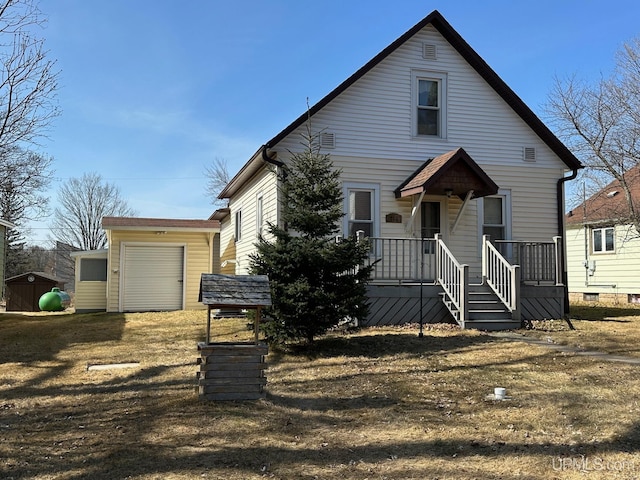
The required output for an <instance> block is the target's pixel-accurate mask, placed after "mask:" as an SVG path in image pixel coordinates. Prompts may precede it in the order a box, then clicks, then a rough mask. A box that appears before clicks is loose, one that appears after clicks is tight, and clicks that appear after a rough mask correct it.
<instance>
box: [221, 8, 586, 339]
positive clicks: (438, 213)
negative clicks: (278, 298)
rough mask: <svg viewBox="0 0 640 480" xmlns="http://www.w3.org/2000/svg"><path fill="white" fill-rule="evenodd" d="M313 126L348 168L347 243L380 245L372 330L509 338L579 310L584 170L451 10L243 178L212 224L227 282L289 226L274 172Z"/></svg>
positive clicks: (283, 137)
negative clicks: (268, 230)
mask: <svg viewBox="0 0 640 480" xmlns="http://www.w3.org/2000/svg"><path fill="white" fill-rule="evenodd" d="M308 118H310V124H311V129H312V132H313V133H314V134H317V135H318V141H319V142H320V146H321V147H322V149H323V152H325V153H329V154H330V156H331V159H332V161H333V163H334V166H335V167H336V168H339V169H341V171H342V174H341V179H342V184H343V191H344V212H345V216H344V221H343V224H342V232H343V234H344V235H352V234H354V233H355V232H356V231H357V230H362V231H364V232H365V235H366V236H367V237H368V238H369V239H370V241H371V243H372V258H371V261H372V262H374V261H375V262H376V263H375V265H376V267H375V272H374V282H373V284H372V286H371V288H370V290H369V294H370V301H371V314H370V316H369V318H368V319H367V320H366V322H368V323H369V324H382V323H398V322H412V321H418V320H419V319H422V321H426V322H428V321H442V320H444V319H447V318H451V316H453V317H454V318H455V319H456V320H457V321H458V322H459V323H460V324H461V325H462V326H467V327H469V326H472V327H478V328H487V329H493V328H512V327H514V326H519V325H520V322H521V320H523V319H524V320H527V319H532V318H541V317H547V318H548V317H557V316H561V315H562V314H563V313H564V309H565V303H566V302H565V297H566V288H565V286H564V283H563V273H562V272H563V268H562V266H563V265H562V258H563V257H562V250H563V249H562V248H561V241H560V237H562V236H563V230H564V226H563V218H564V207H563V204H564V201H563V197H564V193H563V186H564V182H565V181H567V180H569V179H570V178H573V176H575V173H577V169H579V168H581V167H582V165H581V164H580V162H579V160H578V159H577V158H576V157H575V156H574V155H573V154H572V153H571V152H570V151H569V150H568V149H567V148H566V147H565V145H563V144H562V143H561V142H560V141H559V140H558V139H557V138H556V137H555V136H554V135H553V134H552V133H551V131H550V130H549V129H548V128H547V127H546V126H545V125H544V124H543V123H542V122H541V121H540V119H539V118H538V117H537V116H536V115H535V114H534V113H533V112H532V111H531V110H530V109H529V108H528V107H527V106H526V105H525V104H524V103H523V102H522V100H521V99H520V98H519V97H518V96H517V95H516V94H515V93H514V92H513V91H512V90H511V89H510V88H509V87H508V86H507V85H506V84H505V83H504V82H503V81H502V80H501V79H500V77H499V76H498V75H497V74H496V73H495V72H494V71H493V70H492V69H491V68H490V67H489V66H488V65H487V64H486V63H485V61H484V60H483V59H482V58H481V57H480V56H479V55H478V54H477V53H476V52H475V51H474V50H473V49H472V48H471V47H470V46H469V45H468V44H467V43H466V42H465V40H464V39H463V38H462V37H461V36H460V35H459V34H458V33H457V32H456V31H455V30H454V29H453V28H452V27H451V25H449V23H448V22H447V21H446V20H445V19H444V18H443V17H442V15H441V14H440V13H439V12H437V11H434V12H432V13H430V14H429V15H428V16H427V17H426V18H424V19H423V20H422V21H420V22H419V23H418V24H417V25H415V26H414V27H413V28H411V29H410V30H409V31H408V32H406V33H405V34H403V35H402V36H401V37H399V38H398V39H397V40H396V41H394V42H393V43H392V44H391V45H389V46H388V47H387V48H385V49H384V50H383V51H382V52H380V53H379V54H378V55H376V56H375V57H374V58H373V59H371V60H370V61H369V62H368V63H367V64H365V65H364V66H363V67H362V68H360V69H359V70H358V71H357V72H355V73H354V74H353V75H351V76H350V77H349V78H347V79H346V80H345V81H344V82H343V83H342V84H340V85H339V86H338V87H337V88H336V89H335V90H333V91H332V92H330V93H329V94H328V95H326V96H325V97H324V98H323V99H322V100H320V101H319V102H318V103H317V104H315V105H313V106H312V107H311V108H310V111H309V112H304V113H303V114H302V115H300V117H298V118H297V119H295V120H294V121H293V122H292V123H291V124H290V125H288V126H286V127H285V128H284V129H283V130H282V131H281V132H280V133H278V134H277V135H276V136H275V137H273V138H272V139H270V140H268V141H267V142H266V143H265V144H264V145H262V146H261V147H259V148H258V149H257V151H256V153H255V154H254V155H253V156H252V157H251V158H250V159H249V160H248V161H247V162H246V164H245V165H244V166H243V167H242V168H241V170H240V171H239V172H238V173H237V174H236V175H235V176H234V177H233V178H232V180H231V181H230V182H229V183H228V185H227V186H226V187H225V188H224V190H223V191H222V193H221V194H220V198H225V199H228V202H229V204H228V208H226V209H222V210H219V211H217V212H216V213H214V215H213V216H212V219H217V220H220V221H221V255H222V257H221V260H222V272H224V273H236V274H245V273H247V272H248V268H249V255H250V254H251V253H252V252H253V251H254V248H255V247H254V245H255V242H256V240H257V237H258V235H259V234H260V233H262V232H264V227H265V224H266V222H267V221H269V222H274V223H277V222H279V220H280V218H279V215H278V188H277V182H278V180H277V176H276V175H275V174H274V170H277V169H280V168H286V164H287V159H288V158H289V156H290V152H295V151H299V150H300V149H301V148H303V147H302V146H301V138H302V134H303V133H304V132H305V131H306V129H307V119H308ZM567 172H571V173H572V174H571V175H567ZM484 235H490V236H491V237H490V238H491V240H492V242H493V245H495V246H497V247H498V248H499V249H500V250H501V251H502V252H503V253H504V254H505V255H506V257H507V258H503V256H502V255H499V254H498V252H497V251H496V249H495V248H493V247H492V242H483V236H484ZM509 261H511V262H515V263H517V264H522V265H520V268H513V265H511V264H510V263H509ZM525 261H526V265H525V264H524V262H525ZM533 285H535V286H537V287H538V288H539V290H537V291H536V292H535V293H533V292H532V288H533ZM543 285H544V288H543ZM442 300H444V301H442ZM482 309H484V310H485V311H484V312H481V311H480V310H482ZM487 310H488V311H487Z"/></svg>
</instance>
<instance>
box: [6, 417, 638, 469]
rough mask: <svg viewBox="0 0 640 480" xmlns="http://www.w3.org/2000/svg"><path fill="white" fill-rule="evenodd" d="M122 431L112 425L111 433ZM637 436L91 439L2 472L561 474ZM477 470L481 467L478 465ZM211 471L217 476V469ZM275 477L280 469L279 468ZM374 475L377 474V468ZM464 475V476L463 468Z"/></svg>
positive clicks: (630, 447)
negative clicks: (502, 466) (526, 460)
mask: <svg viewBox="0 0 640 480" xmlns="http://www.w3.org/2000/svg"><path fill="white" fill-rule="evenodd" d="M126 428H127V427H123V430H125V432H123V434H124V435H131V434H135V433H139V432H127V431H126ZM123 434H120V433H115V435H123ZM639 438H640V424H638V423H635V424H633V425H631V426H630V428H629V429H628V430H627V431H626V432H625V433H624V434H623V435H622V436H620V437H619V438H616V439H615V440H611V441H608V442H602V443H591V442H579V443H574V444H572V445H558V444H554V443H551V442H547V441H535V440H531V441H515V442H503V441H495V440H491V439H478V440H473V441H470V440H469V439H459V438H450V437H449V438H446V437H445V438H443V439H437V440H423V441H416V440H406V441H396V442H389V443H384V444H375V443H367V444H365V445H362V444H361V445H341V444H338V445H333V444H331V443H324V444H322V443H321V442H322V439H321V438H318V445H313V446H307V447H303V448H301V447H296V446H292V445H286V444H283V443H282V442H279V444H278V445H277V446H276V445H274V446H269V445H262V444H260V443H257V444H251V445H238V446H224V445H221V446H219V447H217V448H209V449H198V450H199V451H198V452H192V451H189V449H182V448H176V445H168V444H167V445H158V446H155V447H154V448H149V447H148V445H146V444H145V442H127V443H123V442H115V443H113V444H112V447H111V448H108V447H105V446H99V445H96V448H95V449H94V450H93V451H92V452H91V453H90V454H88V455H87V454H85V455H84V456H81V455H80V454H78V453H76V452H74V451H73V450H71V451H68V452H65V453H64V454H62V455H52V456H51V457H47V461H46V462H38V461H33V462H25V463H23V464H22V465H20V468H19V469H18V468H12V467H14V466H13V465H11V464H5V468H7V467H8V469H7V470H5V473H6V474H8V475H9V476H10V478H15V479H17V478H35V477H39V476H41V475H47V476H57V475H64V477H65V478H68V479H80V478H92V479H111V478H117V477H118V475H119V474H123V473H124V472H126V475H127V478H133V477H137V476H145V475H153V476H159V478H161V476H169V475H171V473H174V472H180V473H181V474H182V475H184V474H185V473H186V472H190V473H192V474H193V476H194V477H195V476H202V477H203V478H204V477H206V478H209V477H208V475H207V474H206V472H207V471H208V470H210V469H213V470H214V471H215V474H214V475H216V474H218V475H219V474H222V472H227V474H228V476H229V477H231V476H233V478H260V477H263V476H268V475H269V473H270V472H275V473H276V475H278V474H286V473H287V472H289V473H290V472H291V471H292V470H295V469H296V468H300V466H301V465H304V466H307V467H308V466H311V465H313V466H315V467H317V468H329V467H328V466H332V467H331V468H337V467H338V466H342V467H343V470H342V473H346V471H347V469H348V467H347V466H349V465H351V466H352V473H353V475H352V476H351V478H364V476H365V475H366V476H367V477H372V476H374V475H375V474H374V475H372V474H371V473H369V474H366V472H365V471H363V470H358V469H357V468H356V466H357V465H359V464H366V465H367V466H369V467H374V468H383V469H384V470H385V471H387V472H388V473H390V474H391V475H392V476H389V477H385V478H435V477H433V474H434V471H433V468H434V467H435V466H434V464H433V463H429V467H428V468H429V471H428V472H427V471H425V470H424V468H425V467H421V466H420V464H419V463H415V460H417V459H424V460H429V459H440V460H450V459H451V458H457V462H461V461H464V460H465V459H469V460H473V461H477V460H478V459H482V458H485V459H495V460H496V461H498V459H501V458H502V460H499V461H501V462H505V461H512V460H511V459H512V458H513V457H516V458H517V456H520V455H536V456H538V457H539V458H540V467H539V470H540V476H536V477H527V478H552V477H553V478H559V477H557V476H556V475H557V472H554V470H555V469H556V467H557V466H558V465H557V464H556V463H554V462H558V461H560V460H561V459H565V458H569V457H570V458H574V457H576V458H580V456H581V455H582V456H593V457H600V458H602V457H603V456H605V455H607V454H609V453H619V452H628V453H631V454H633V453H636V452H638V451H639V444H638V441H639ZM183 446H184V445H183ZM407 459H409V460H411V461H413V462H414V466H413V467H411V468H408V467H404V468H401V469H397V470H394V469H393V462H395V461H397V460H407ZM0 468H1V467H0ZM437 468H443V469H444V470H442V471H441V472H440V474H441V476H445V477H446V478H457V477H459V476H460V473H461V471H460V470H459V469H460V463H456V464H455V465H454V464H452V463H450V462H447V463H441V464H439V466H438V467H437ZM0 471H1V470H0ZM75 472H82V473H75ZM479 472H480V473H481V472H482V470H479ZM485 473H486V472H485ZM619 473H633V472H619ZM427 474H428V477H427ZM239 475H241V476H242V477H239ZM337 475H338V473H336V474H334V475H333V476H331V478H338V476H337ZM154 478H155V477H154ZM181 478H182V477H181ZM214 478H222V477H219V476H215V477H214ZM277 478H282V477H279V476H278V477H277ZM284 478H293V477H292V476H290V477H284ZM296 478H297V477H296ZM301 478H302V477H301ZM305 478H306V477H305ZM309 478H311V477H309ZM315 478H317V477H315ZM340 478H343V477H342V476H341V477H340ZM376 478H378V477H377V476H376ZM464 478H468V477H467V476H464ZM484 478H505V477H504V476H502V475H500V474H496V476H493V475H492V476H490V477H484ZM616 478H617V477H616ZM625 478H627V477H625ZM628 478H631V477H628Z"/></svg>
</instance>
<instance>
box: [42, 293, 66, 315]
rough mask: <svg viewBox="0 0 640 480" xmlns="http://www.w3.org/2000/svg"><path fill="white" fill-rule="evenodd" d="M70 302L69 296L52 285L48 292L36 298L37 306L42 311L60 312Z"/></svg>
mask: <svg viewBox="0 0 640 480" xmlns="http://www.w3.org/2000/svg"><path fill="white" fill-rule="evenodd" d="M70 303H71V297H69V294H68V293H67V292H63V291H62V290H60V289H59V288H58V287H53V288H52V289H51V291H50V292H47V293H45V294H43V295H42V296H41V297H40V300H38V306H39V307H40V310H42V311H43V312H60V311H62V310H64V309H65V308H67V307H68V306H69V304H70Z"/></svg>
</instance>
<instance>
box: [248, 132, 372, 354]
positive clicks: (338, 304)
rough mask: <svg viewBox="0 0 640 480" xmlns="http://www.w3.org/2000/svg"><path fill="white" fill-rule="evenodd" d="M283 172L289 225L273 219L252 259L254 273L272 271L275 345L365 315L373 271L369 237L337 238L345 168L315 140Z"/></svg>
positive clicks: (270, 319) (270, 326) (266, 326)
mask: <svg viewBox="0 0 640 480" xmlns="http://www.w3.org/2000/svg"><path fill="white" fill-rule="evenodd" d="M306 140H307V143H308V145H307V147H306V148H305V150H304V151H303V152H301V153H294V154H292V157H291V159H290V160H289V162H288V164H287V166H286V167H284V169H283V170H281V171H280V172H279V175H280V185H281V187H280V194H281V212H282V221H283V224H284V227H280V226H278V225H273V224H269V225H268V228H267V231H268V232H269V233H270V238H269V239H265V238H263V237H261V238H260V239H259V241H258V244H257V245H256V247H257V253H256V254H254V255H252V257H251V270H252V273H254V274H262V275H268V276H269V280H270V284H271V295H272V302H273V305H272V306H271V307H269V308H268V309H266V310H265V317H266V321H265V322H264V323H263V325H262V329H263V331H264V332H265V334H266V336H267V338H268V339H269V340H270V341H271V342H276V343H283V342H285V341H287V340H306V341H307V342H312V341H313V339H314V337H316V336H318V335H321V334H323V333H325V332H326V331H327V330H328V329H329V328H331V327H333V326H336V325H337V324H338V323H339V322H340V321H341V320H344V319H358V318H360V319H362V318H364V317H365V316H366V314H367V310H368V305H367V299H366V284H367V283H368V281H369V277H370V274H371V268H370V267H365V266H363V264H364V260H365V259H366V257H367V255H368V254H369V245H368V243H367V242H358V241H357V240H356V239H355V238H344V239H342V238H336V236H335V235H336V234H337V233H338V231H339V222H340V220H341V219H342V216H343V211H342V187H341V182H340V171H339V170H335V169H334V168H333V164H332V162H331V159H330V156H329V155H327V154H322V153H320V150H319V147H318V146H317V145H316V144H315V138H314V137H312V136H311V135H309V136H308V138H307V139H306Z"/></svg>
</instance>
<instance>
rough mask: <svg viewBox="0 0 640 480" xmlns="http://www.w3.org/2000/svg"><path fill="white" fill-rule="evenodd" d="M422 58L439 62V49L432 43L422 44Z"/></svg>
mask: <svg viewBox="0 0 640 480" xmlns="http://www.w3.org/2000/svg"><path fill="white" fill-rule="evenodd" d="M422 58H424V59H425V60H437V49H436V46H435V45H434V44H432V43H423V44H422Z"/></svg>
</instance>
